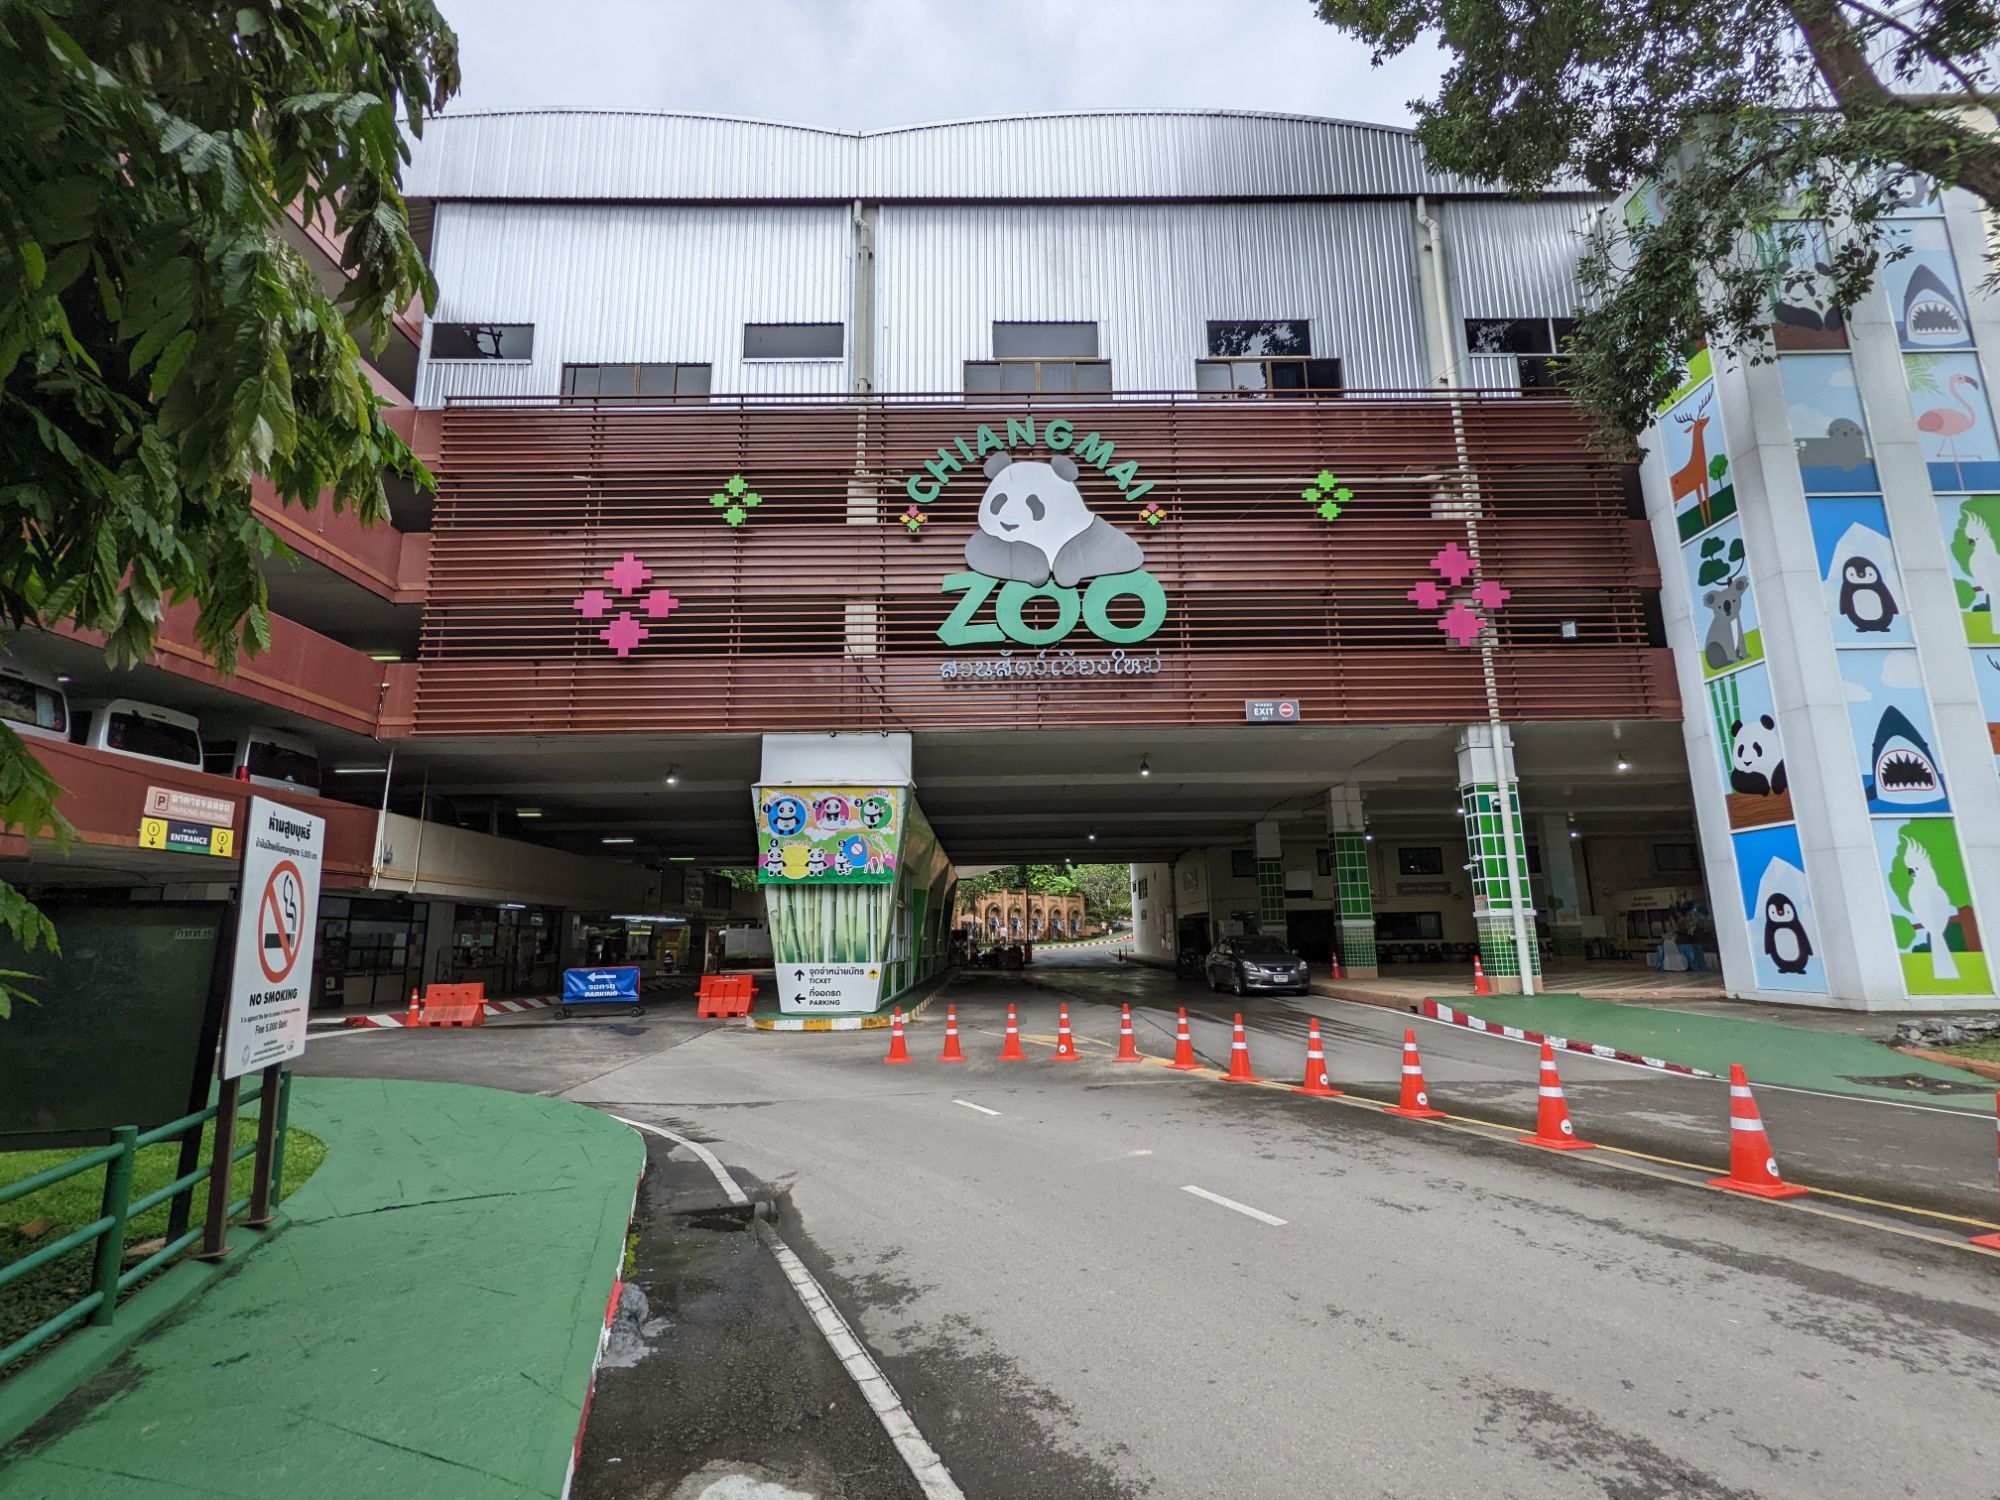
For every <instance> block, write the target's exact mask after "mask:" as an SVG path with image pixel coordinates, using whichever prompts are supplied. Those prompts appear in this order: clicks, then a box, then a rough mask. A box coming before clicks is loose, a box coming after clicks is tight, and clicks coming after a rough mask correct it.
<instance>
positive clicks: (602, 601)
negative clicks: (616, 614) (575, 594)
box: [571, 589, 611, 620]
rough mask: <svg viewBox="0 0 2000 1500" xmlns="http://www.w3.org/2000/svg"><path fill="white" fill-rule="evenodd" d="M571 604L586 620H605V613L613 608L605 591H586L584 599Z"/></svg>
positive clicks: (573, 601)
mask: <svg viewBox="0 0 2000 1500" xmlns="http://www.w3.org/2000/svg"><path fill="white" fill-rule="evenodd" d="M571 602H572V603H573V604H574V605H575V606H576V611H577V613H578V614H580V615H582V616H583V617H584V618H585V619H586V620H601V619H603V618H604V612H605V611H606V610H607V609H609V608H610V607H611V600H610V599H609V598H607V597H606V596H605V593H604V590H603V589H585V590H584V591H583V597H582V598H580V599H575V600H572V601H571Z"/></svg>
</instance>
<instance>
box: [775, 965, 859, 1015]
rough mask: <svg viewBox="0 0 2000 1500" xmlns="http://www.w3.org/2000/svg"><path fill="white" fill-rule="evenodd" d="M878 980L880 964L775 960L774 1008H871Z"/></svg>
mask: <svg viewBox="0 0 2000 1500" xmlns="http://www.w3.org/2000/svg"><path fill="white" fill-rule="evenodd" d="M881 984H882V967H881V965H880V964H800V963H795V964H779V965H778V1009H779V1010H781V1011H856V1010H873V1009H874V1008H875V1005H876V1002H877V1000H878V999H879V998H880V996H879V993H878V992H879V991H880V989H881Z"/></svg>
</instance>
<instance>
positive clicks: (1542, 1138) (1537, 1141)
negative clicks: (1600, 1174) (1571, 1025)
mask: <svg viewBox="0 0 2000 1500" xmlns="http://www.w3.org/2000/svg"><path fill="white" fill-rule="evenodd" d="M1540 1094H1541V1097H1540V1098H1539V1099H1538V1100H1537V1101H1536V1109H1535V1133H1534V1134H1533V1135H1524V1136H1522V1137H1521V1144H1522V1145H1524V1146H1540V1147H1541V1148H1542V1149H1543V1150H1544V1151H1594V1150H1596V1149H1597V1143H1596V1142H1595V1141H1580V1140H1578V1139H1577V1136H1576V1126H1574V1125H1572V1124H1571V1123H1570V1118H1569V1101H1568V1100H1566V1099H1565V1098H1563V1081H1562V1075H1561V1074H1560V1073H1558V1072H1557V1071H1556V1055H1555V1053H1553V1052H1551V1051H1550V1050H1549V1044H1548V1043H1547V1042H1543V1043H1542V1082H1541V1088H1540Z"/></svg>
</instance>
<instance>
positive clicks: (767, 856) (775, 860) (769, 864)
mask: <svg viewBox="0 0 2000 1500" xmlns="http://www.w3.org/2000/svg"><path fill="white" fill-rule="evenodd" d="M764 873H765V874H766V875H769V876H770V877H771V878H772V879H773V880H776V879H777V878H778V877H779V876H780V875H783V874H784V873H785V852H784V850H782V849H780V848H779V847H778V846H777V845H776V844H775V843H774V844H772V845H771V846H770V847H769V848H767V849H766V850H765V851H764Z"/></svg>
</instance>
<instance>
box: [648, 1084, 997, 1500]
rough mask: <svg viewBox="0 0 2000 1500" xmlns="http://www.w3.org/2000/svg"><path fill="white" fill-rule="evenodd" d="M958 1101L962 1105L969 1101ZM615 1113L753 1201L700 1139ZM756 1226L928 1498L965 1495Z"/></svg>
mask: <svg viewBox="0 0 2000 1500" xmlns="http://www.w3.org/2000/svg"><path fill="white" fill-rule="evenodd" d="M957 1102H958V1103H961V1104H962V1103H964V1102H965V1101H964V1100H959V1101H957ZM972 1108H974V1109H977V1108H979V1106H978V1105H976V1104H975V1105H973V1106H972ZM991 1113H998V1111H991ZM611 1118H612V1119H614V1120H616V1121H618V1123H619V1124H621V1125H630V1126H631V1127H632V1128H633V1129H634V1130H643V1131H645V1132H646V1133H647V1134H649V1135H657V1136H662V1137H664V1138H665V1139H667V1140H670V1141H672V1142H674V1143H675V1144H676V1145H680V1146H685V1147H687V1148H688V1150H690V1151H692V1152H693V1153H694V1154H695V1155H696V1156H698V1157H700V1158H701V1160H702V1162H703V1163H704V1164H705V1165H706V1166H707V1167H708V1170H709V1171H710V1172H711V1173H713V1174H714V1176H715V1180H716V1181H717V1182H718V1183H720V1184H721V1186H722V1191H723V1192H725V1193H726V1194H728V1195H729V1201H730V1202H731V1203H736V1204H745V1203H748V1202H749V1201H750V1199H749V1197H748V1195H747V1194H745V1193H744V1191H743V1189H742V1188H740V1187H738V1186H737V1185H736V1179H735V1178H734V1177H732V1176H730V1175H729V1168H727V1167H725V1166H724V1165H723V1164H722V1163H721V1162H720V1161H719V1160H718V1159H717V1158H716V1155H715V1153H714V1152H713V1151H711V1150H709V1149H708V1148H707V1147H706V1146H704V1145H702V1144H701V1142H699V1141H691V1140H689V1139H688V1138H687V1137H686V1136H684V1135H678V1134H676V1133H675V1132H674V1131H671V1130H668V1129H666V1128H665V1127H663V1126H659V1125H646V1124H642V1123H641V1122H640V1121H638V1120H628V1119H626V1118H625V1116H623V1115H613V1116H612V1117H611ZM752 1227H753V1228H754V1229H755V1230H756V1233H757V1236H758V1238H760V1239H762V1240H763V1241H764V1243H765V1244H767V1245H769V1246H770V1247H771V1253H772V1254H773V1255H775V1256H776V1257H777V1258H778V1267H779V1269H780V1270H782V1271H783V1272H784V1273H785V1279H786V1280H787V1281H789V1282H790V1283H791V1284H792V1290H793V1291H794V1292H796V1293H797V1294H798V1298H799V1301H800V1302H802V1303H803V1304H805V1309H806V1311H807V1312H808V1313H810V1314H812V1320H813V1324H814V1326H816V1327H817V1328H818V1329H819V1331H820V1335H821V1337H823V1338H824V1339H825V1340H826V1342H827V1347H828V1348H830V1349H831V1350H833V1355H834V1358H835V1359H838V1360H839V1361H840V1363H841V1366H842V1368H844V1369H845V1370H846V1371H847V1373H848V1375H849V1376H851V1377H852V1378H853V1380H854V1384H855V1385H856V1386H857V1387H858V1388H859V1389H860V1391H861V1395H862V1398H863V1399H864V1400H866V1401H867V1403H868V1405H869V1408H870V1409H871V1410H872V1411H873V1412H874V1413H875V1417H876V1420H877V1421H879V1422H880V1423H881V1424H882V1430H883V1431H884V1432H886V1433H888V1434H889V1440H890V1441H891V1442H893V1443H894V1444H895V1445H896V1451H897V1452H898V1453H900V1454H902V1455H903V1462H904V1463H906V1464H908V1465H909V1468H910V1474H911V1475H912V1477H914V1478H915V1479H916V1481H917V1484H918V1486H919V1487H920V1488H921V1489H922V1490H923V1492H924V1494H925V1495H926V1496H927V1497H928V1500H965V1491H963V1490H961V1489H960V1488H959V1487H958V1484H957V1482H956V1481H955V1480H953V1478H952V1477H951V1471H950V1470H949V1469H947V1468H945V1466H944V1460H943V1459H942V1458H940V1457H938V1451H937V1449H935V1448H933V1447H932V1446H931V1445H930V1444H929V1443H928V1442H926V1441H925V1440H924V1435H923V1434H922V1433H921V1432H919V1431H918V1430H917V1424H916V1423H915V1422H914V1421H912V1420H911V1419H910V1414H909V1412H908V1411H906V1410H905V1409H904V1407H903V1399H902V1397H900V1396H898V1395H897V1394H896V1388H895V1387H894V1386H892V1385H890V1384H889V1377H888V1376H886V1375H884V1374H883V1373H882V1370H881V1367H880V1366H878V1365H877V1364H876V1363H875V1361H874V1360H873V1359H872V1358H870V1357H869V1354H868V1351H867V1350H866V1349H865V1348H863V1347H862V1344H861V1340H860V1339H858V1338H856V1337H855V1336H854V1330H853V1329H852V1328H850V1327H849V1326H848V1324H847V1319H845V1318H843V1317H842V1316H841V1315H840V1309H839V1308H837V1307H835V1306H834V1305H833V1299H832V1298H831V1297H829V1296H827V1294H826V1288H825V1287H823V1286H821V1285H820V1284H819V1281H818V1278H816V1277H815V1276H814V1275H813V1273H812V1272H811V1271H809V1270H808V1269H806V1263H805V1262H804V1261H802V1260H800V1259H799V1258H798V1256H797V1255H796V1254H794V1253H793V1251H792V1247H791V1246H789V1245H787V1244H786V1243H785V1242H784V1240H782V1239H781V1238H779V1236H778V1232H777V1231H776V1230H775V1229H773V1228H771V1226H770V1225H769V1224H766V1223H764V1222H763V1221H762V1220H755V1221H753V1223H752Z"/></svg>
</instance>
